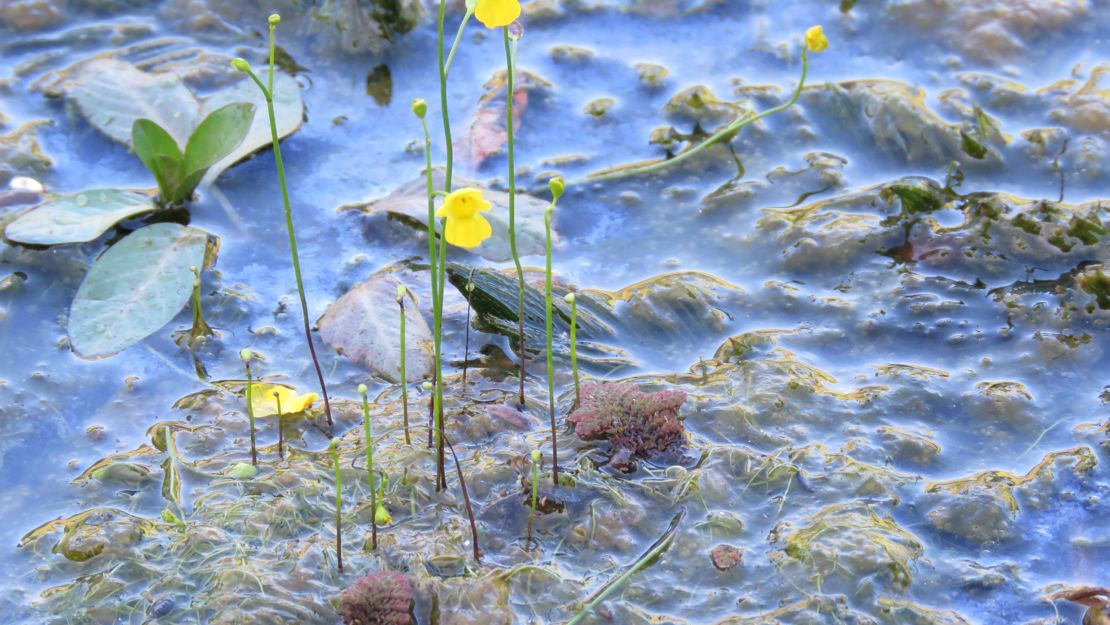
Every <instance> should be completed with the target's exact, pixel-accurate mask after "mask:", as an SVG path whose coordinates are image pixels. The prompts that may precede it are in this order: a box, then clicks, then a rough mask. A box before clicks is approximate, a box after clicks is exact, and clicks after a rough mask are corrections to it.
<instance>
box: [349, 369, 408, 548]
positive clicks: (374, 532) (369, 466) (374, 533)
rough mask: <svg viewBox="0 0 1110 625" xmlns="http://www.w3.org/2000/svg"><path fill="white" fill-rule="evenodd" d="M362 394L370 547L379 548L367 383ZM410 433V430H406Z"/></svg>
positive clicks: (372, 440)
mask: <svg viewBox="0 0 1110 625" xmlns="http://www.w3.org/2000/svg"><path fill="white" fill-rule="evenodd" d="M358 393H359V395H361V396H362V427H363V429H364V430H365V432H366V473H367V474H368V476H369V478H370V548H371V549H377V548H378V519H377V516H378V489H377V487H376V485H375V484H374V482H375V481H376V480H375V479H374V437H373V434H372V432H371V429H370V402H369V401H367V399H366V385H365V384H360V385H359V387H358ZM405 434H406V435H407V434H408V430H407V429H406V430H405ZM406 442H407V441H406Z"/></svg>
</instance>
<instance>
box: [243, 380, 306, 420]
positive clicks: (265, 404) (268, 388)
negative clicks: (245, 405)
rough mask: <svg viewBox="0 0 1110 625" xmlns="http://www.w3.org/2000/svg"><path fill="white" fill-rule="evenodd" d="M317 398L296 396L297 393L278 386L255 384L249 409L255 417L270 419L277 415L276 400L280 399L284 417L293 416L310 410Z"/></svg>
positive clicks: (286, 387) (252, 388)
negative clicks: (252, 410) (275, 395)
mask: <svg viewBox="0 0 1110 625" xmlns="http://www.w3.org/2000/svg"><path fill="white" fill-rule="evenodd" d="M275 393H276V394H277V397H276V398H275V397H274V394H275ZM317 397H318V395H317V394H316V393H305V394H304V395H298V394H297V391H295V390H293V389H291V388H289V387H288V386H282V385H280V384H264V383H260V382H255V383H254V385H253V386H252V387H251V408H252V409H254V416H256V417H270V416H273V415H276V414H277V413H278V404H277V400H278V399H280V400H281V413H282V414H283V415H286V416H288V415H295V414H300V413H302V412H304V411H305V410H308V409H309V408H311V407H312V404H313V402H315V401H316V398H317Z"/></svg>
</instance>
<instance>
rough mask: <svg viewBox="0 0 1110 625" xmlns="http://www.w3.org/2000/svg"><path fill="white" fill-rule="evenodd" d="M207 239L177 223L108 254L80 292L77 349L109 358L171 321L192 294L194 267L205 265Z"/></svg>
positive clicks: (131, 238)
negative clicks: (191, 268)
mask: <svg viewBox="0 0 1110 625" xmlns="http://www.w3.org/2000/svg"><path fill="white" fill-rule="evenodd" d="M208 237H209V235H208V233H206V232H204V231H202V230H197V229H196V228H189V227H186V226H182V225H178V224H173V223H160V224H154V225H152V226H147V227H145V228H141V229H139V230H136V231H135V232H132V233H131V234H130V235H128V236H127V237H125V238H124V239H123V240H122V241H120V242H119V243H117V244H116V245H114V246H112V248H111V249H109V250H108V251H107V252H105V253H104V255H103V256H101V257H100V258H99V259H97V261H96V263H95V264H94V265H93V266H92V269H90V270H89V273H88V275H87V276H85V281H84V282H82V283H81V287H80V288H79V289H78V290H77V295H76V297H74V299H73V305H72V307H71V308H70V314H69V336H70V340H71V342H72V343H73V349H74V351H75V352H77V354H78V355H79V356H81V357H83V358H100V357H103V356H109V355H111V354H114V353H116V352H118V351H120V350H122V349H124V348H127V347H130V346H131V345H133V344H135V343H137V342H139V341H141V340H142V339H144V338H146V337H147V336H150V335H151V334H153V333H154V332H156V331H157V330H158V329H159V328H161V327H162V326H164V325H166V324H167V323H169V322H170V320H172V319H173V318H174V317H175V316H176V315H177V313H179V312H180V311H181V308H182V307H183V306H184V305H185V303H186V302H188V301H189V296H190V295H191V294H192V292H193V273H192V271H191V270H190V267H201V266H203V265H204V260H205V252H206V249H207V245H208Z"/></svg>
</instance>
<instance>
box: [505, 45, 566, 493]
mask: <svg viewBox="0 0 1110 625" xmlns="http://www.w3.org/2000/svg"><path fill="white" fill-rule="evenodd" d="M502 31H503V32H504V35H505V76H506V82H507V83H508V84H507V86H508V94H507V95H506V98H505V110H506V115H505V130H506V131H507V134H508V141H509V143H508V147H509V249H510V250H511V251H512V254H513V264H514V265H516V278H517V285H518V289H519V290H518V292H517V332H518V333H519V334H520V349H519V354H518V356H519V358H520V398H519V399H520V405H521V406H524V360H525V354H524V269H523V268H522V267H521V266H520V254H519V253H518V252H517V249H516V161H515V158H516V154H515V152H514V149H513V146H514V143H515V139H514V137H513V92H514V91H515V89H516V68H515V66H514V65H515V64H514V62H513V56H514V55H513V46H512V45H511V44H510V41H509V40H510V38H509V27H508V26H506V27H504V28H503V29H502ZM556 472H557V471H556Z"/></svg>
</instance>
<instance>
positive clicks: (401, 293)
mask: <svg viewBox="0 0 1110 625" xmlns="http://www.w3.org/2000/svg"><path fill="white" fill-rule="evenodd" d="M405 293H406V289H405V287H404V286H403V285H397V306H398V307H400V309H401V412H402V415H403V416H404V424H405V444H406V445H410V444H412V440H410V439H409V378H408V375H407V374H406V373H405Z"/></svg>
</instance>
